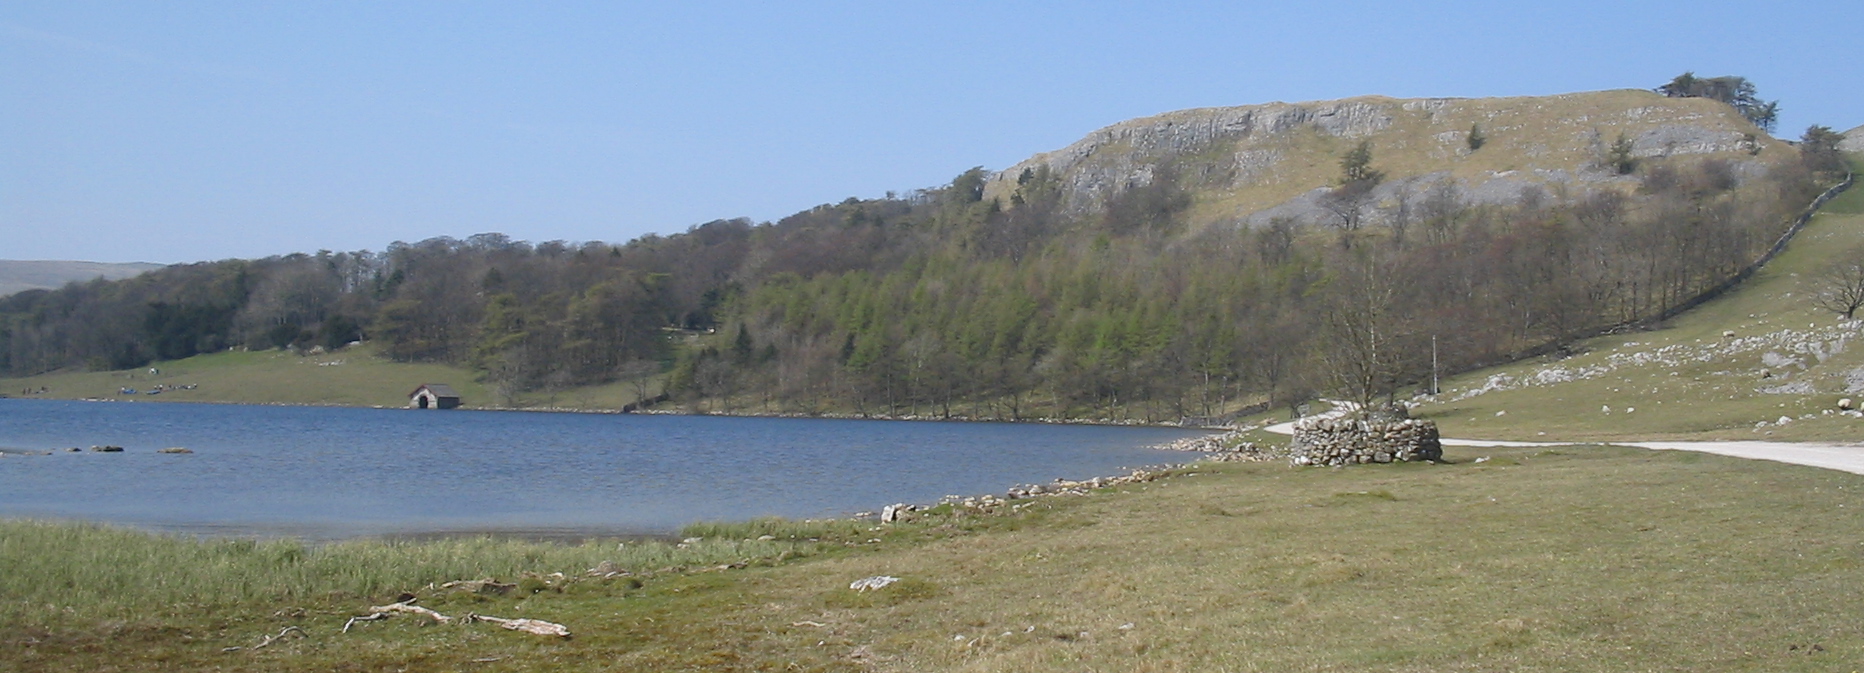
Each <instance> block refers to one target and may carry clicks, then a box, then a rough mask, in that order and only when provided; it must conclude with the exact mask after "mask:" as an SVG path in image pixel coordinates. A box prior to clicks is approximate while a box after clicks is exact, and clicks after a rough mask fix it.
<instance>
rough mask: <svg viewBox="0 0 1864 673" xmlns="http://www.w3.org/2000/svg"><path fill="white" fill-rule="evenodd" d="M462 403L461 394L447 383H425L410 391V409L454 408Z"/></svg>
mask: <svg viewBox="0 0 1864 673" xmlns="http://www.w3.org/2000/svg"><path fill="white" fill-rule="evenodd" d="M459 405H460V394H459V393H456V392H453V386H449V385H447V384H445V383H423V384H421V387H419V388H415V389H414V392H411V393H408V408H409V409H452V408H454V407H457V406H459Z"/></svg>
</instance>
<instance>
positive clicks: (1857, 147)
mask: <svg viewBox="0 0 1864 673" xmlns="http://www.w3.org/2000/svg"><path fill="white" fill-rule="evenodd" d="M1838 149H1841V150H1844V151H1846V152H1854V153H1855V152H1864V126H1859V127H1857V128H1854V129H1851V130H1849V131H1846V132H1845V139H1844V141H1843V142H1840V143H1838Z"/></svg>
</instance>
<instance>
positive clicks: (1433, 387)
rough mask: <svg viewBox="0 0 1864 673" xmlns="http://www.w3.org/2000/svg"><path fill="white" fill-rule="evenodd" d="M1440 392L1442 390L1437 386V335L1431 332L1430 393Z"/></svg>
mask: <svg viewBox="0 0 1864 673" xmlns="http://www.w3.org/2000/svg"><path fill="white" fill-rule="evenodd" d="M1440 392H1443V389H1442V388H1439V387H1438V386H1437V335H1435V334H1432V335H1430V394H1432V395H1436V394H1438V393H1440Z"/></svg>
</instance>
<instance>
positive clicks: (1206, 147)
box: [986, 90, 1864, 223]
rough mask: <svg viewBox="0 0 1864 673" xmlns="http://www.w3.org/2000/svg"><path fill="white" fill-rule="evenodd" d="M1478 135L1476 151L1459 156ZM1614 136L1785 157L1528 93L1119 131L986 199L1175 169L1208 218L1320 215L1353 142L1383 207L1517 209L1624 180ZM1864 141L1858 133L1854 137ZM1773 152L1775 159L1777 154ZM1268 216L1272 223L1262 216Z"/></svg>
mask: <svg viewBox="0 0 1864 673" xmlns="http://www.w3.org/2000/svg"><path fill="white" fill-rule="evenodd" d="M1472 126H1480V127H1481V129H1482V131H1483V135H1484V137H1485V138H1486V139H1487V141H1486V143H1485V144H1483V145H1482V146H1481V148H1480V149H1479V150H1472V149H1470V148H1469V143H1468V132H1469V130H1470V128H1471V127H1472ZM1620 134H1622V135H1623V136H1624V137H1625V138H1626V139H1628V140H1630V141H1631V143H1632V146H1633V152H1632V154H1633V155H1635V156H1637V157H1640V158H1658V157H1672V156H1684V155H1715V156H1721V157H1725V158H1727V159H1729V160H1730V161H1731V162H1733V163H1735V164H1737V167H1736V171H1737V173H1738V174H1741V175H1749V174H1754V173H1757V172H1758V171H1756V170H1754V169H1756V168H1758V166H1759V165H1760V164H1762V163H1765V162H1768V161H1777V160H1781V157H1788V156H1790V155H1791V154H1793V153H1792V151H1791V149H1792V148H1791V147H1789V146H1787V145H1785V144H1784V143H1781V142H1780V141H1778V140H1775V139H1773V138H1770V137H1768V136H1767V135H1766V134H1765V133H1764V132H1762V131H1761V130H1760V129H1758V128H1755V127H1754V126H1753V125H1752V124H1750V123H1748V122H1747V121H1746V120H1745V119H1744V118H1742V117H1741V115H1740V114H1739V113H1738V112H1736V111H1735V110H1734V109H1733V108H1732V107H1729V106H1727V105H1724V104H1721V103H1718V102H1715V101H1711V100H1706V99H1684V98H1665V97H1663V96H1660V95H1658V94H1655V93H1652V92H1649V91H1642V90H1622V91H1602V92H1593V93H1579V94H1567V95H1561V96H1545V97H1531V98H1488V99H1461V98H1426V99H1409V100H1401V99H1393V98H1385V97H1379V96H1370V97H1362V98H1352V99H1346V100H1339V101H1320V102H1308V103H1267V104H1262V105H1248V106H1240V107H1222V108H1201V109H1194V110H1183V111H1179V112H1171V113H1166V114H1162V115H1158V116H1154V117H1147V118H1143V119H1135V120H1131V121H1126V122H1121V123H1118V124H1114V125H1112V126H1109V127H1106V128H1103V129H1100V130H1098V131H1095V132H1093V133H1090V134H1088V135H1087V137H1085V138H1082V139H1081V140H1079V141H1077V142H1075V143H1074V144H1071V145H1069V146H1067V147H1064V148H1062V149H1059V150H1055V151H1053V152H1047V153H1043V154H1038V155H1036V156H1034V157H1031V158H1030V159H1028V160H1026V161H1023V162H1021V163H1018V164H1016V165H1014V166H1011V167H1009V168H1008V169H1006V170H1004V171H1003V172H1001V173H998V174H996V175H995V176H993V177H992V178H991V181H990V184H989V185H988V186H987V188H986V195H987V196H994V197H997V198H1000V199H1002V200H1003V201H1004V202H1005V203H1007V202H1009V196H1010V195H1011V194H1013V193H1014V192H1015V191H1016V189H1017V181H1018V179H1019V178H1020V177H1021V176H1022V175H1023V173H1024V171H1026V170H1028V171H1036V170H1038V169H1041V168H1044V167H1046V169H1047V170H1048V171H1049V173H1050V174H1051V175H1053V176H1054V178H1055V179H1056V180H1058V181H1059V187H1060V188H1061V191H1062V194H1063V204H1064V207H1065V208H1066V209H1068V210H1070V211H1072V212H1077V213H1081V212H1091V211H1094V210H1097V209H1099V208H1101V207H1103V206H1104V205H1105V204H1106V203H1107V202H1108V200H1109V199H1111V198H1112V197H1114V196H1115V195H1117V194H1119V193H1120V192H1123V191H1125V190H1127V189H1130V188H1134V187H1139V186H1144V185H1148V184H1150V183H1151V182H1152V181H1153V180H1154V179H1155V177H1156V176H1157V175H1159V174H1160V170H1161V167H1163V166H1168V165H1170V166H1173V167H1174V168H1175V169H1176V170H1178V171H1179V176H1180V178H1179V179H1180V182H1181V183H1183V182H1186V181H1188V182H1191V183H1194V184H1193V185H1192V186H1191V188H1192V189H1193V191H1194V192H1195V197H1196V201H1197V202H1198V208H1199V212H1198V217H1200V218H1202V219H1203V220H1205V221H1222V222H1242V223H1256V222H1265V221H1267V219H1268V217H1270V216H1296V217H1308V218H1310V219H1311V218H1318V217H1321V216H1322V215H1323V214H1324V212H1323V211H1322V210H1321V209H1320V208H1319V207H1318V206H1317V205H1316V203H1315V202H1316V200H1317V198H1318V194H1320V193H1324V191H1325V189H1326V188H1328V187H1330V186H1331V185H1332V183H1333V181H1334V180H1335V179H1336V178H1337V172H1338V162H1339V158H1340V156H1341V155H1342V154H1343V153H1344V152H1345V151H1346V150H1348V149H1350V148H1351V147H1352V146H1353V145H1355V144H1357V143H1358V142H1359V141H1361V140H1366V141H1370V142H1371V143H1372V144H1373V146H1374V161H1373V164H1374V167H1375V168H1379V169H1381V170H1384V171H1386V172H1387V181H1386V183H1385V184H1384V185H1382V186H1381V188H1380V192H1378V193H1377V194H1376V195H1375V196H1376V197H1377V199H1378V200H1380V201H1385V200H1393V199H1396V198H1398V197H1400V196H1416V195H1419V194H1422V193H1423V191H1424V190H1425V189H1427V188H1428V187H1430V186H1433V185H1437V184H1439V183H1443V182H1445V181H1448V182H1449V183H1452V184H1454V185H1455V186H1456V187H1457V188H1458V189H1460V190H1461V192H1462V195H1463V197H1464V198H1466V199H1468V200H1469V201H1470V202H1473V203H1515V202H1518V201H1519V200H1520V199H1521V198H1523V195H1524V194H1526V193H1529V192H1530V191H1532V188H1536V187H1541V186H1550V185H1557V184H1569V183H1577V182H1605V183H1610V182H1613V181H1621V180H1628V179H1626V178H1622V177H1621V176H1619V175H1617V173H1616V172H1615V171H1613V170H1611V169H1610V168H1609V167H1608V166H1607V165H1606V161H1605V158H1606V156H1607V153H1608V151H1609V149H1608V148H1609V147H1610V146H1611V145H1612V143H1613V142H1615V140H1616V139H1617V138H1618V137H1619V135H1620ZM1861 135H1864V134H1861ZM1775 155H1778V157H1776V156H1775ZM1271 209H1275V211H1274V215H1261V216H1259V214H1261V213H1266V212H1270V211H1271Z"/></svg>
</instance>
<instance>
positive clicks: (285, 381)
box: [0, 344, 659, 410]
mask: <svg viewBox="0 0 1864 673" xmlns="http://www.w3.org/2000/svg"><path fill="white" fill-rule="evenodd" d="M152 368H153V369H154V370H156V371H157V372H158V373H154V374H151V373H150V370H151V369H152ZM423 383H445V384H448V385H451V386H453V389H454V390H456V391H458V392H459V393H460V396H461V397H462V399H463V400H464V401H465V403H466V405H467V406H469V407H479V408H486V407H502V406H512V407H519V408H572V409H598V410H603V409H605V410H614V409H620V408H621V407H622V405H624V404H628V403H630V402H633V401H635V397H636V396H635V393H634V387H633V386H632V385H631V384H627V383H613V384H609V385H604V386H590V387H585V388H575V389H571V390H567V391H540V392H532V393H525V394H523V395H520V396H517V397H516V398H514V399H511V400H505V399H501V398H500V397H499V396H498V395H497V394H495V393H494V391H492V390H491V389H490V388H489V387H487V386H485V385H483V384H481V383H480V382H479V381H478V380H477V377H476V375H475V374H474V373H473V372H472V371H471V370H468V369H465V368H462V367H453V366H448V365H441V364H415V363H405V362H394V361H391V360H389V359H387V358H383V357H381V356H379V355H377V353H376V351H375V348H374V347H373V346H370V345H368V344H363V345H359V346H351V347H349V348H345V349H342V350H339V351H336V352H333V353H325V354H319V355H299V354H296V353H292V352H289V351H283V350H267V351H226V352H221V353H214V354H211V355H199V356H195V357H191V358H188V359H185V360H171V361H164V362H157V363H154V364H152V365H150V366H149V367H139V368H136V369H130V370H122V371H109V372H56V373H52V374H46V375H43V376H34V377H28V378H13V379H0V394H6V395H12V396H16V397H23V398H46V399H116V400H138V401H152V402H238V403H248V404H321V405H336V406H358V407H401V406H406V405H407V404H408V393H409V392H411V391H413V390H414V388H415V387H416V386H419V385H421V384H423ZM158 384H160V385H163V386H165V387H168V389H167V390H164V391H163V392H162V393H161V394H159V395H148V394H145V391H147V390H149V389H151V388H152V387H154V386H156V385H158ZM182 385H193V386H195V387H194V388H193V389H179V390H177V389H174V387H175V386H182ZM40 388H45V389H46V392H45V393H43V394H37V393H35V394H30V395H27V394H22V391H25V390H34V391H36V390H38V389H40ZM123 388H134V389H136V390H137V391H138V394H134V395H128V394H123V393H122V392H121V390H122V389H123ZM658 392H659V389H658V388H657V387H656V388H654V389H652V390H651V393H653V394H657V393H658ZM507 402H509V404H507Z"/></svg>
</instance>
